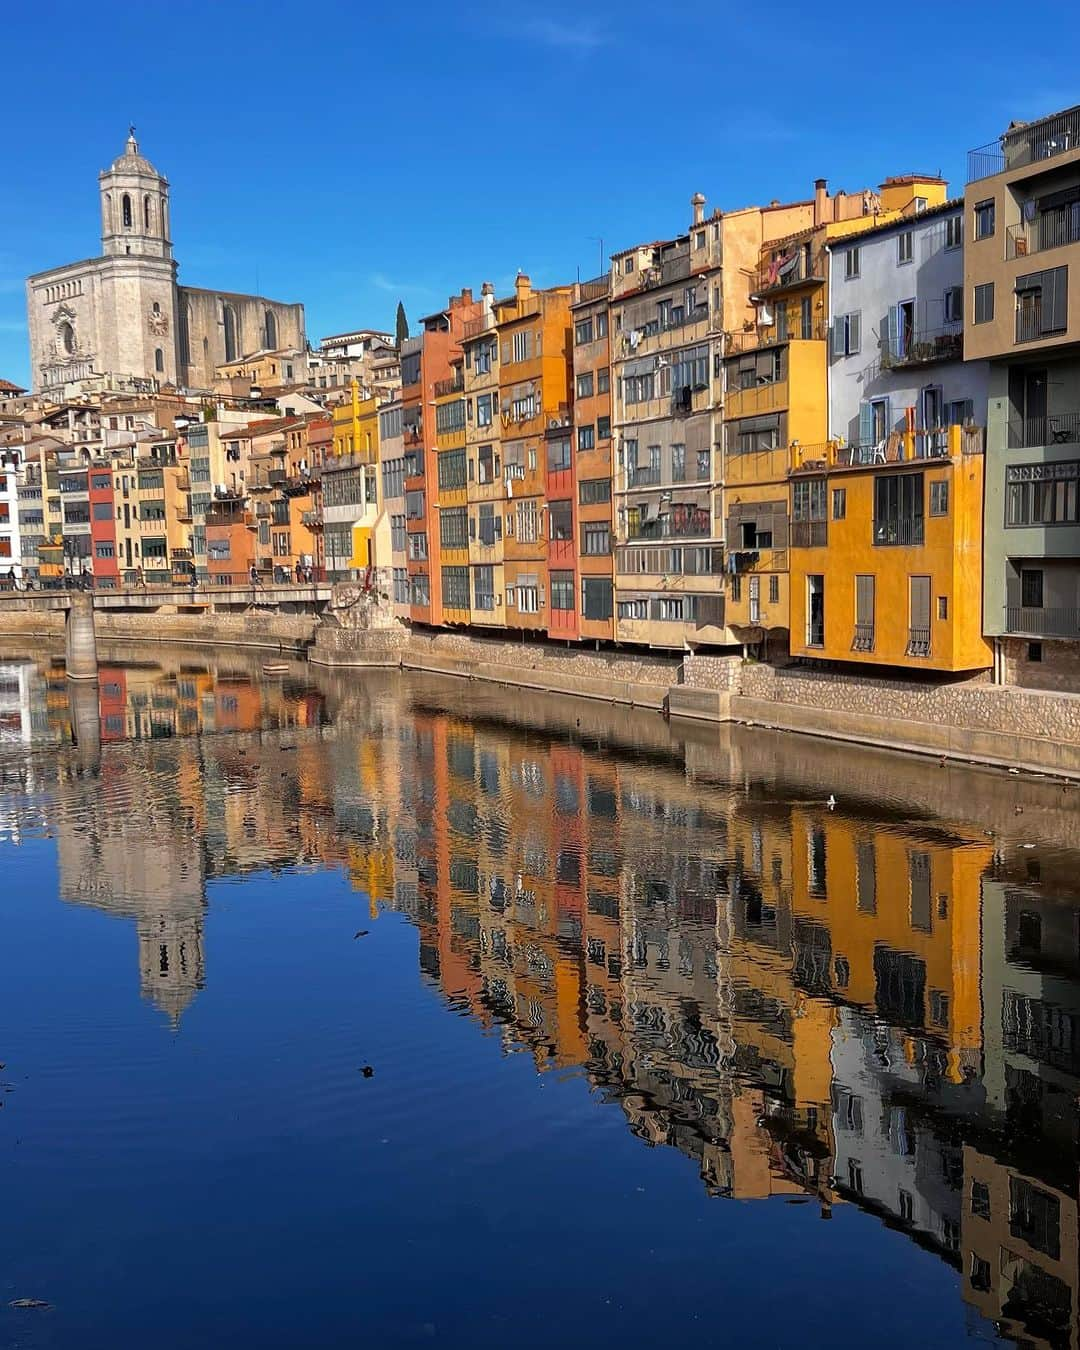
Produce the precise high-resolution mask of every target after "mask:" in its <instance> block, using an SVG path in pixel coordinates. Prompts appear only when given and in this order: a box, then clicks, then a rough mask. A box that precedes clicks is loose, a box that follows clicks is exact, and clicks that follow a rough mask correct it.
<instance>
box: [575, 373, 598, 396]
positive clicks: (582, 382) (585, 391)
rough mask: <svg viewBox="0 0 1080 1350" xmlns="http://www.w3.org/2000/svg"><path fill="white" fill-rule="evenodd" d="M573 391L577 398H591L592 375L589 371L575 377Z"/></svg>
mask: <svg viewBox="0 0 1080 1350" xmlns="http://www.w3.org/2000/svg"><path fill="white" fill-rule="evenodd" d="M574 387H575V390H576V392H577V397H578V398H591V397H592V392H593V373H592V371H591V370H587V371H585V373H584V374H582V375H579V376H578V377H577V381H576V382H575V386H574Z"/></svg>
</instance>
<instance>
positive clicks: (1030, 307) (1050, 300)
mask: <svg viewBox="0 0 1080 1350" xmlns="http://www.w3.org/2000/svg"><path fill="white" fill-rule="evenodd" d="M1068 308H1069V269H1068V268H1067V267H1050V268H1047V269H1046V270H1045V271H1043V272H1030V273H1028V274H1027V275H1026V276H1022V277H1017V278H1016V341H1017V342H1030V341H1032V340H1033V339H1035V338H1040V337H1044V336H1047V335H1049V334H1052V333H1064V331H1065V329H1066V327H1067V326H1068Z"/></svg>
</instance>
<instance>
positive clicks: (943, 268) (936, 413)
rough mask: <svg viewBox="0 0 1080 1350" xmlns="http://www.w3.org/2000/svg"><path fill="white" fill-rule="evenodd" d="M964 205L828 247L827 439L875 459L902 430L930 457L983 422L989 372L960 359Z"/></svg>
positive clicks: (946, 207)
mask: <svg viewBox="0 0 1080 1350" xmlns="http://www.w3.org/2000/svg"><path fill="white" fill-rule="evenodd" d="M963 221H964V204H963V202H962V201H951V202H945V203H943V204H942V205H941V206H937V207H932V208H931V209H929V210H926V211H923V212H922V213H921V214H918V215H911V216H906V217H904V218H903V219H902V220H894V221H891V222H890V223H889V224H886V225H880V226H878V227H877V228H875V229H870V230H864V231H862V232H860V233H859V234H858V235H857V236H855V237H854V238H852V239H851V240H850V241H848V240H838V241H836V242H834V243H833V244H832V246H831V248H830V263H829V266H830V275H829V298H830V310H831V313H830V315H829V322H830V334H829V435H830V437H839V438H843V440H844V441H845V442H846V443H847V444H849V445H858V446H861V447H863V451H864V454H865V455H866V456H867V458H868V459H869V458H871V457H872V456H873V455H874V454H875V453H878V454H880V451H881V449H882V448H883V446H884V445H885V443H887V441H888V438H889V436H890V435H891V434H892V433H894V432H903V431H904V430H905V428H907V429H910V430H913V431H916V432H919V433H922V434H921V435H919V436H918V438H917V440H916V446H917V453H919V454H929V453H932V451H933V449H934V447H935V445H936V444H938V443H940V440H941V439H942V438H941V437H935V433H936V432H940V431H941V430H942V428H944V427H947V426H949V425H951V424H953V423H960V424H963V423H964V422H967V421H974V423H975V424H976V425H978V426H985V425H986V398H987V382H988V367H987V364H986V362H984V361H974V362H970V361H969V362H965V361H964V360H963V348H964V344H963V328H964V325H963V310H964V224H963Z"/></svg>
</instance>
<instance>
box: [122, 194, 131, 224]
mask: <svg viewBox="0 0 1080 1350" xmlns="http://www.w3.org/2000/svg"><path fill="white" fill-rule="evenodd" d="M120 211H121V214H122V216H123V220H124V229H125V230H130V229H131V198H130V197H129V196H128V195H127V193H126V192H125V193H124V195H123V197H122V198H121V201H120Z"/></svg>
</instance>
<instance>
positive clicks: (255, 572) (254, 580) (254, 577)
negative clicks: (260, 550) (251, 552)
mask: <svg viewBox="0 0 1080 1350" xmlns="http://www.w3.org/2000/svg"><path fill="white" fill-rule="evenodd" d="M250 575H251V584H252V585H253V586H257V585H258V584H259V569H258V568H257V567H256V566H255V564H254V563H252V564H251V573H250Z"/></svg>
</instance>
